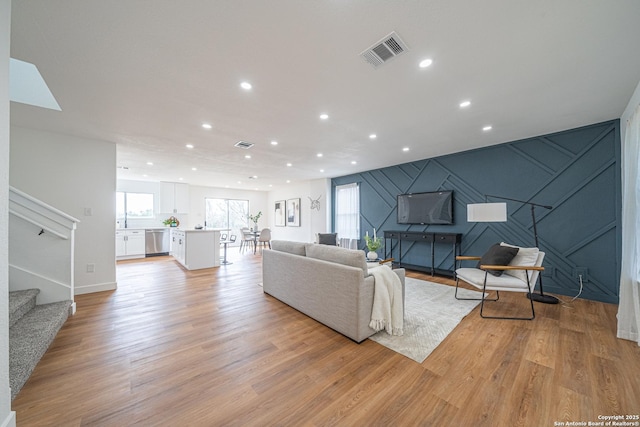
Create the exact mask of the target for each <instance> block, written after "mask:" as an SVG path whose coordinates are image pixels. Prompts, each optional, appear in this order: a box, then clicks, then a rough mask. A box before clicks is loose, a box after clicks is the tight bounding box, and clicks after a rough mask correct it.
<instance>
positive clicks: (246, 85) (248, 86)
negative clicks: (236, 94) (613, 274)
mask: <svg viewBox="0 0 640 427" xmlns="http://www.w3.org/2000/svg"><path fill="white" fill-rule="evenodd" d="M240 87H241V88H242V89H244V90H251V88H252V87H253V86H251V83H249V82H242V83H240Z"/></svg>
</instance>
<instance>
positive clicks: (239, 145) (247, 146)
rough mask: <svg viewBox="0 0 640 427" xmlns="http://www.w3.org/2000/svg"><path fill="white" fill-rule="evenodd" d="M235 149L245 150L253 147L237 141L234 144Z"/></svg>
mask: <svg viewBox="0 0 640 427" xmlns="http://www.w3.org/2000/svg"><path fill="white" fill-rule="evenodd" d="M235 147H238V148H244V149H245V150H246V149H249V148H251V147H253V144H252V143H251V142H247V141H238V142H236V144H235Z"/></svg>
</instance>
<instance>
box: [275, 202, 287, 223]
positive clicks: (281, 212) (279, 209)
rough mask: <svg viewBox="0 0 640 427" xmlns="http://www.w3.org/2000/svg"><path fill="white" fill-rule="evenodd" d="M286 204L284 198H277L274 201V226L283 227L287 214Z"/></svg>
mask: <svg viewBox="0 0 640 427" xmlns="http://www.w3.org/2000/svg"><path fill="white" fill-rule="evenodd" d="M285 206H286V204H285V201H284V200H278V201H277V202H276V208H275V211H274V216H273V217H274V222H275V225H276V227H284V226H285V224H286V221H285V217H286V214H287V210H286V207H285Z"/></svg>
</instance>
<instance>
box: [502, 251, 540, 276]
mask: <svg viewBox="0 0 640 427" xmlns="http://www.w3.org/2000/svg"><path fill="white" fill-rule="evenodd" d="M500 245H501V246H505V247H510V248H518V254H517V255H516V256H515V257H514V258H513V260H512V261H511V265H521V266H523V267H533V266H534V265H536V262H537V261H538V252H540V250H539V249H538V248H521V247H519V246H514V245H510V244H508V243H505V242H502V243H500ZM505 274H508V275H509V276H513V277H517V278H518V279H520V280H522V281H523V282H526V281H527V276H526V274H527V270H508V271H505Z"/></svg>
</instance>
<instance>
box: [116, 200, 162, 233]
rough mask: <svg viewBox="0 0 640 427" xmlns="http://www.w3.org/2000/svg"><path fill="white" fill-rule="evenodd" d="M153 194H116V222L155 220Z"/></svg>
mask: <svg viewBox="0 0 640 427" xmlns="http://www.w3.org/2000/svg"><path fill="white" fill-rule="evenodd" d="M153 218H154V214H153V193H126V192H122V191H118V192H117V193H116V220H118V221H124V224H125V227H126V224H127V220H129V219H153Z"/></svg>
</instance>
